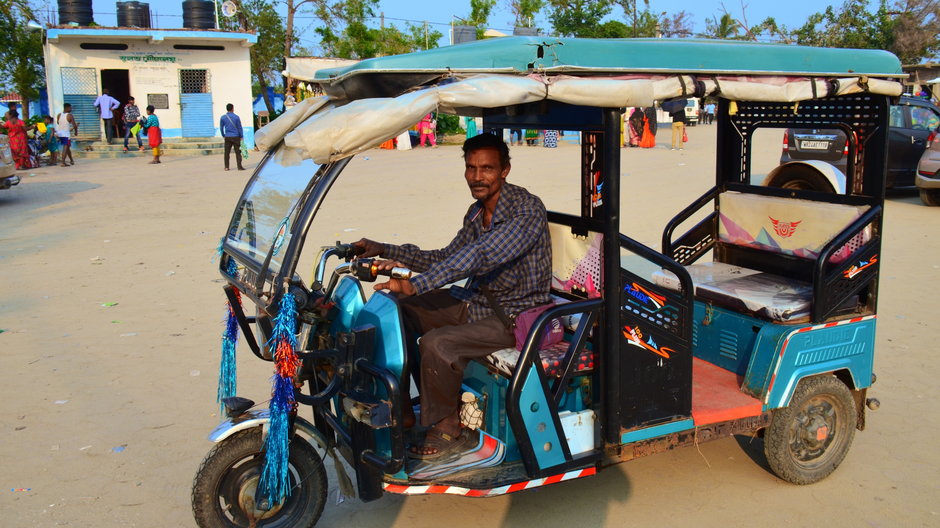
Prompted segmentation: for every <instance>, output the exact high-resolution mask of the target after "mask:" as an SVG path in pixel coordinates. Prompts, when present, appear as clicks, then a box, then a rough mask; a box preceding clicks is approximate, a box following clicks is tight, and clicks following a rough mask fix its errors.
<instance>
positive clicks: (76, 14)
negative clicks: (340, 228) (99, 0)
mask: <svg viewBox="0 0 940 528" xmlns="http://www.w3.org/2000/svg"><path fill="white" fill-rule="evenodd" d="M92 15H93V12H92V9H91V0H59V25H62V26H66V25H70V24H75V25H78V26H90V25H91V23H92V22H93V21H94V18H93V17H92Z"/></svg>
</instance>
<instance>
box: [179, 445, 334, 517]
mask: <svg viewBox="0 0 940 528" xmlns="http://www.w3.org/2000/svg"><path fill="white" fill-rule="evenodd" d="M261 447H262V441H261V428H260V427H255V428H252V429H248V430H245V431H239V432H238V433H235V434H234V435H232V436H230V437H229V438H226V439H225V440H223V441H222V442H221V443H219V444H218V445H216V446H215V447H214V448H212V450H211V451H209V454H208V455H206V458H205V460H203V462H202V465H201V466H199V471H197V472H196V477H195V478H194V479H193V515H194V516H195V518H196V524H198V525H199V526H200V528H221V527H225V528H243V527H244V528H247V527H248V526H249V525H251V526H258V527H259V528H260V527H267V528H275V527H278V528H294V527H298V528H309V527H312V526H313V525H315V524H316V522H317V520H318V519H319V518H320V514H321V513H323V506H324V505H325V504H326V494H327V483H326V469H325V468H324V467H323V459H321V458H320V455H319V454H318V453H317V452H316V450H314V449H313V447H311V446H310V444H308V443H307V442H306V441H305V440H303V439H302V438H300V437H298V436H296V435H295V436H294V439H293V440H291V445H290V458H289V463H290V466H289V467H290V469H289V471H290V475H291V486H292V489H293V491H292V493H291V494H290V496H288V497H287V499H285V500H284V503H283V504H281V505H280V506H279V507H276V508H274V509H272V510H270V511H269V512H266V513H267V514H268V515H270V517H269V518H266V519H263V520H259V521H258V522H257V524H254V525H252V524H250V521H249V515H252V514H254V512H249V511H248V510H249V509H251V510H253V506H254V490H255V488H256V487H257V483H258V478H259V476H260V474H261V468H262V466H263V464H264V456H263V455H262V454H261ZM257 513H261V512H257Z"/></svg>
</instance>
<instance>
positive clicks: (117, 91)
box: [101, 70, 131, 137]
mask: <svg viewBox="0 0 940 528" xmlns="http://www.w3.org/2000/svg"><path fill="white" fill-rule="evenodd" d="M101 88H102V90H103V89H105V88H107V89H108V91H109V92H111V97H113V98H115V99H117V100H118V102H119V103H121V106H119V107H118V109H117V110H115V111H114V121H113V125H114V128H115V133H114V137H123V136H124V111H123V109H124V105H125V104H127V98H128V97H130V96H131V82H130V74H129V73H128V70H101Z"/></svg>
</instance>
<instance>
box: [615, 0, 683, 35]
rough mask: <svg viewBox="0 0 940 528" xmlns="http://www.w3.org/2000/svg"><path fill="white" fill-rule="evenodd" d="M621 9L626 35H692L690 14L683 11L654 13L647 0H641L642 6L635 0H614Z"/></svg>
mask: <svg viewBox="0 0 940 528" xmlns="http://www.w3.org/2000/svg"><path fill="white" fill-rule="evenodd" d="M615 3H616V4H618V5H620V7H621V8H622V9H623V16H624V19H625V20H626V24H627V26H629V29H628V32H627V35H626V36H628V37H639V38H659V37H667V38H671V37H688V36H691V35H692V21H691V16H690V15H689V14H688V13H687V12H685V11H679V12H678V13H675V14H673V15H670V14H669V13H667V12H666V11H661V12H659V13H654V12H653V11H652V10H650V2H649V0H643V8H642V9H640V6H639V5H637V0H616V2H615Z"/></svg>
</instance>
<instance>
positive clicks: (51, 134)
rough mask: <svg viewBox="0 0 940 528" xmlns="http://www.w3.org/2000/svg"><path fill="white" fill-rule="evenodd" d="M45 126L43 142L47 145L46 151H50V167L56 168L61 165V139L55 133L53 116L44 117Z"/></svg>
mask: <svg viewBox="0 0 940 528" xmlns="http://www.w3.org/2000/svg"><path fill="white" fill-rule="evenodd" d="M42 122H43V124H44V125H45V126H46V130H45V132H43V134H42V139H43V142H44V143H45V146H46V150H48V151H49V165H52V166H55V165H56V164H58V163H59V147H60V146H61V145H59V138H58V137H57V136H56V133H55V119H52V116H49V115H47V116H43V118H42Z"/></svg>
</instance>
